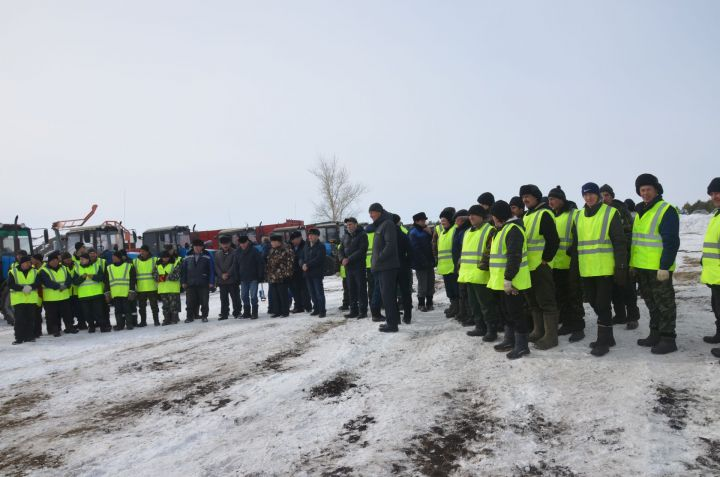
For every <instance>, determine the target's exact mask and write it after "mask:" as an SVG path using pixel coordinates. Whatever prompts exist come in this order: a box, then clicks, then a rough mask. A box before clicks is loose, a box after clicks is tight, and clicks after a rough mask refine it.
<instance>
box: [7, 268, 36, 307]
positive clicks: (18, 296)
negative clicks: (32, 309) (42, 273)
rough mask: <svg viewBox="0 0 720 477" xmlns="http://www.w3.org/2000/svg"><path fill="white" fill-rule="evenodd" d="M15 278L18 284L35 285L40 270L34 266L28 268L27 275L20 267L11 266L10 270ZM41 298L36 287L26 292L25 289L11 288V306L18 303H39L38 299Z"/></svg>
mask: <svg viewBox="0 0 720 477" xmlns="http://www.w3.org/2000/svg"><path fill="white" fill-rule="evenodd" d="M8 273H10V274H11V275H12V276H13V278H14V279H15V283H16V284H17V285H22V286H25V285H33V284H34V283H35V281H36V280H37V274H38V271H37V270H35V269H34V268H31V269H30V270H28V273H27V275H25V273H23V271H22V270H20V267H15V268H11V269H10V270H9V272H8ZM39 299H40V294H39V293H38V291H37V289H34V290H33V291H31V292H30V293H25V292H23V291H15V290H10V305H11V306H17V305H37V304H38V300H39Z"/></svg>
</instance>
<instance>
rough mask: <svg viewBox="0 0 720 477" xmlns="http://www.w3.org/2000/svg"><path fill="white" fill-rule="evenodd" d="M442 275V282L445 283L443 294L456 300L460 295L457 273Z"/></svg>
mask: <svg viewBox="0 0 720 477" xmlns="http://www.w3.org/2000/svg"><path fill="white" fill-rule="evenodd" d="M442 277H443V283H445V294H446V295H447V297H448V298H449V299H450V300H457V299H458V298H459V297H460V290H459V288H458V282H457V279H458V276H457V273H450V274H449V275H443V276H442Z"/></svg>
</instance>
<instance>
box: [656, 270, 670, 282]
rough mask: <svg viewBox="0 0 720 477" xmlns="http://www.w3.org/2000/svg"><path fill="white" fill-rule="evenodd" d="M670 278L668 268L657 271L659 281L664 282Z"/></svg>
mask: <svg viewBox="0 0 720 477" xmlns="http://www.w3.org/2000/svg"><path fill="white" fill-rule="evenodd" d="M669 279H670V272H669V271H667V270H658V271H657V280H658V281H659V282H664V281H666V280H669Z"/></svg>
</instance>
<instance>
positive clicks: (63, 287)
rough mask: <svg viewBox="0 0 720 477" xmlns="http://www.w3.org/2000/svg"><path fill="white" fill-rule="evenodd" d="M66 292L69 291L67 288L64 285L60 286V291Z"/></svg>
mask: <svg viewBox="0 0 720 477" xmlns="http://www.w3.org/2000/svg"><path fill="white" fill-rule="evenodd" d="M65 290H67V287H66V286H65V284H64V283H63V284H62V285H60V291H65Z"/></svg>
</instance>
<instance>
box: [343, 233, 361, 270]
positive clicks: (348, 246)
mask: <svg viewBox="0 0 720 477" xmlns="http://www.w3.org/2000/svg"><path fill="white" fill-rule="evenodd" d="M367 249H368V237H367V234H366V233H365V231H364V230H363V229H362V228H360V227H358V228H357V229H356V230H355V233H354V234H351V233H350V232H348V233H346V234H345V237H343V243H342V247H340V248H338V258H339V259H340V261H341V262H342V260H343V259H344V258H347V259H348V260H349V261H348V264H347V265H345V268H346V269H348V270H359V269H362V268H365V259H366V257H367Z"/></svg>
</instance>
